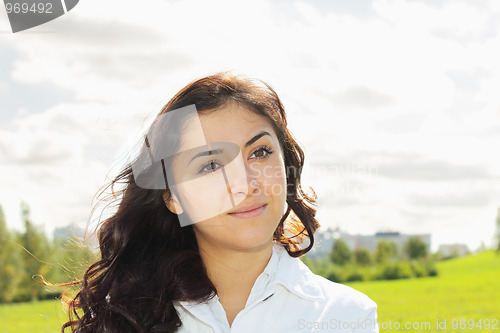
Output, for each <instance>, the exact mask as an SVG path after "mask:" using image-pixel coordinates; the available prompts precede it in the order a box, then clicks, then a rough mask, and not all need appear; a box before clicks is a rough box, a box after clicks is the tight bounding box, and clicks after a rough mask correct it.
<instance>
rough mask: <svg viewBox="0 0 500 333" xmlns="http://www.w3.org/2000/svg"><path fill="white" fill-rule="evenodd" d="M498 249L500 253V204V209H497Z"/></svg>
mask: <svg viewBox="0 0 500 333" xmlns="http://www.w3.org/2000/svg"><path fill="white" fill-rule="evenodd" d="M496 251H497V253H500V206H499V207H498V211H497V246H496Z"/></svg>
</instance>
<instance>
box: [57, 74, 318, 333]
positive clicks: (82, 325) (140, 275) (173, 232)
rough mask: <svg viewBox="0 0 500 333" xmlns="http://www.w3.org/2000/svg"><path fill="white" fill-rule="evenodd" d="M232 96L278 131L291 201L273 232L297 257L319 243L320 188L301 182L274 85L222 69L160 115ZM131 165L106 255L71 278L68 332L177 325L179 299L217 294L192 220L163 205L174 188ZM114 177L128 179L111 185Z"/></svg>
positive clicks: (212, 105)
mask: <svg viewBox="0 0 500 333" xmlns="http://www.w3.org/2000/svg"><path fill="white" fill-rule="evenodd" d="M229 102H236V103H241V105H244V106H246V107H247V108H248V109H249V110H251V111H252V112H255V113H257V114H259V115H262V116H264V117H266V118H267V119H269V120H270V122H271V123H272V125H273V127H274V130H275V131H276V134H277V136H278V139H279V142H280V145H281V148H282V150H283V154H284V162H285V168H286V171H287V172H286V178H287V179H286V181H287V199H286V202H287V205H288V208H287V210H286V213H285V214H284V215H283V217H282V218H281V221H280V223H279V225H278V227H277V229H276V231H275V232H274V240H275V241H276V242H279V243H280V244H282V245H283V247H284V248H285V249H286V251H287V252H288V253H289V254H290V255H291V256H292V257H299V256H301V255H303V254H305V253H307V252H308V251H309V250H310V249H311V248H312V247H313V245H314V232H315V231H316V229H317V228H318V227H319V224H318V222H317V221H316V219H315V214H316V208H315V207H316V196H315V194H314V191H313V192H312V195H311V196H309V195H307V194H306V193H305V192H304V191H303V190H302V187H301V182H300V177H301V172H302V167H303V165H304V152H303V151H302V149H301V148H300V146H299V144H298V143H297V142H296V141H295V140H294V138H293V136H292V134H291V133H290V131H289V130H288V129H287V120H286V115H285V109H284V107H283V104H282V103H281V101H280V99H279V97H278V95H277V94H276V92H275V91H274V90H273V89H272V88H271V87H270V86H269V85H267V84H266V83H264V82H262V81H258V80H252V79H249V78H246V77H243V76H238V75H234V74H231V73H218V74H215V75H212V76H208V77H205V78H202V79H199V80H197V81H195V82H192V83H190V84H189V85H187V86H186V87H185V88H183V89H182V90H181V91H180V92H178V93H177V94H176V95H175V96H174V97H173V98H172V99H171V100H170V101H169V102H168V103H167V104H166V105H165V106H164V107H163V109H162V110H161V112H160V113H159V115H158V116H160V115H162V114H164V113H166V112H169V111H172V110H175V109H178V108H181V107H184V106H188V105H192V104H194V105H196V109H197V111H198V113H199V114H206V113H210V112H216V110H217V109H218V108H220V107H222V106H223V105H225V104H226V103H229ZM156 119H158V117H157V118H156ZM169 144H170V143H169ZM172 145H174V146H175V145H178V143H175V142H172ZM174 149H177V148H176V147H174ZM131 165H132V164H130V165H127V166H126V167H125V168H124V169H123V170H122V172H121V173H120V174H119V175H118V176H117V177H116V178H115V179H113V180H112V181H111V182H110V184H108V186H107V187H106V188H111V190H112V192H113V195H114V198H115V200H116V201H117V204H118V209H117V211H116V213H115V214H114V215H113V216H111V217H110V218H108V219H106V220H104V221H103V222H102V224H101V225H100V227H99V231H98V234H97V236H98V240H99V250H100V259H99V260H98V261H97V262H95V263H93V264H92V265H90V267H89V268H88V269H87V270H86V272H85V274H84V276H83V278H82V279H81V280H79V281H76V282H73V283H69V284H67V285H76V286H78V287H79V291H78V293H77V294H76V296H75V297H74V298H71V299H68V300H67V303H68V306H69V310H70V311H69V321H68V322H66V323H65V324H64V325H63V326H62V332H64V331H65V330H66V328H69V329H70V330H71V332H78V333H87V332H92V333H94V332H110V333H115V332H116V333H127V332H158V333H159V332H175V331H177V330H178V328H179V327H180V326H181V325H182V322H181V320H180V318H179V316H178V314H177V312H176V310H175V308H174V302H176V301H181V300H182V301H186V300H190V301H198V302H203V301H206V300H208V299H210V298H211V297H213V296H214V295H215V294H216V289H215V287H214V285H213V284H212V282H211V281H210V279H209V278H208V275H207V273H206V270H205V267H204V265H203V262H202V259H201V257H200V254H199V250H198V245H197V242H196V238H195V235H194V231H193V227H192V225H189V226H186V227H181V226H180V223H179V219H178V217H177V215H176V214H174V213H172V212H171V211H170V210H168V208H167V207H166V205H165V201H164V198H163V195H164V194H167V195H169V194H170V192H169V189H168V188H167V189H166V190H161V189H158V190H155V189H144V188H141V187H139V186H138V185H137V184H136V181H135V179H134V175H133V173H132V167H131ZM115 185H123V186H122V189H121V190H119V191H113V189H114V188H115ZM165 191H166V192H165ZM304 244H307V245H304Z"/></svg>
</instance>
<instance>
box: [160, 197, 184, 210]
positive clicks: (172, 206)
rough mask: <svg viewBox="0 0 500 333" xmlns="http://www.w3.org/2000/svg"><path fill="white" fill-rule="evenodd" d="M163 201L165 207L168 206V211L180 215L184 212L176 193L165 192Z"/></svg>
mask: <svg viewBox="0 0 500 333" xmlns="http://www.w3.org/2000/svg"><path fill="white" fill-rule="evenodd" d="M163 201H164V202H165V206H167V208H168V210H169V211H171V212H172V213H174V214H177V215H180V214H182V213H183V212H184V210H183V209H182V206H181V204H180V203H179V199H178V198H177V196H176V195H175V194H174V193H172V192H170V191H165V192H163Z"/></svg>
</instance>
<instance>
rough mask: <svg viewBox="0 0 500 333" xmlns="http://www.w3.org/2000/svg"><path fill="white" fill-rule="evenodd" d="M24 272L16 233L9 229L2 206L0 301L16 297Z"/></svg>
mask: <svg viewBox="0 0 500 333" xmlns="http://www.w3.org/2000/svg"><path fill="white" fill-rule="evenodd" d="M23 273H24V271H23V265H22V256H21V250H20V248H19V247H18V246H17V245H16V239H15V235H13V234H12V233H10V232H9V231H8V229H7V224H6V221H5V215H4V213H3V209H2V207H1V206H0V303H8V302H11V301H13V300H14V299H15V298H16V296H17V294H18V288H19V284H20V282H21V278H22V276H23Z"/></svg>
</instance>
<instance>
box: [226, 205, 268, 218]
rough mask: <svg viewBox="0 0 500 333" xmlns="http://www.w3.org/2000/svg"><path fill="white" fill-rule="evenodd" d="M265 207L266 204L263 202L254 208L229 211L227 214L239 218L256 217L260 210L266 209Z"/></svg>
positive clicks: (260, 212)
mask: <svg viewBox="0 0 500 333" xmlns="http://www.w3.org/2000/svg"><path fill="white" fill-rule="evenodd" d="M266 207H267V204H264V205H262V206H260V207H257V208H254V209H252V210H249V211H247V212H239V213H229V215H231V216H233V217H237V218H240V219H251V218H254V217H257V216H259V215H260V214H262V212H263V211H264V210H265V209H266Z"/></svg>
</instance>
